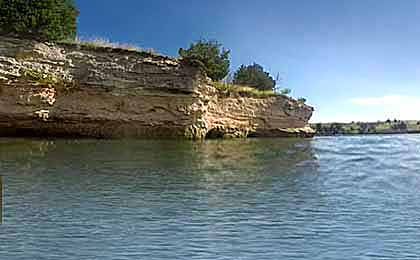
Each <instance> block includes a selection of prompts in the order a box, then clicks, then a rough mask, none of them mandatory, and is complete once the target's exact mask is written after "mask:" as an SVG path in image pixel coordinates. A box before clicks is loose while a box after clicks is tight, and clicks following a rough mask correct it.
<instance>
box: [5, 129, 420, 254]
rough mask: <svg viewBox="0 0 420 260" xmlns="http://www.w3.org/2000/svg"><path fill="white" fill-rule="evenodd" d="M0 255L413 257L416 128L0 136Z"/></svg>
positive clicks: (418, 178)
mask: <svg viewBox="0 0 420 260" xmlns="http://www.w3.org/2000/svg"><path fill="white" fill-rule="evenodd" d="M0 163H1V164H0V174H1V175H3V185H4V212H3V217H4V218H3V224H2V225H0V259H1V260H3V259H4V260H15V259H16V260H17V259H19V260H21V259H28V260H29V259H30V260H33V259H60V260H61V259H152V260H153V259H156V260H157V259H159V260H161V259H165V260H169V259H170V260H173V259H250V260H251V259H252V260H254V259H255V260H259V259H420V136H419V135H400V136H363V137H362V136H360V137H333V138H329V137H328V138H316V139H313V140H293V139H286V140H283V139H255V140H230V141H206V142H203V143H194V142H186V141H149V140H141V141H137V140H136V141H133V140H127V141H100V140H53V141H47V140H28V139H0Z"/></svg>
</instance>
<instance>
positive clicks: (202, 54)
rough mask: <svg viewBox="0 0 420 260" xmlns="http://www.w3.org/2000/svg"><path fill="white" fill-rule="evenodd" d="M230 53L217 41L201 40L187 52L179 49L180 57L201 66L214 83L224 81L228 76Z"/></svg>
mask: <svg viewBox="0 0 420 260" xmlns="http://www.w3.org/2000/svg"><path fill="white" fill-rule="evenodd" d="M229 53H230V51H229V50H226V49H225V48H223V47H222V45H221V44H219V43H218V42H217V41H204V40H200V41H198V42H196V43H193V44H191V46H190V48H189V49H187V50H184V49H182V48H181V49H179V55H180V56H181V57H182V58H183V59H185V60H189V61H192V62H198V63H199V64H201V65H202V66H203V68H204V69H205V71H206V73H207V76H209V77H210V78H211V79H212V80H214V81H219V80H222V79H224V78H225V77H226V76H227V75H228V73H229V66H230V61H229Z"/></svg>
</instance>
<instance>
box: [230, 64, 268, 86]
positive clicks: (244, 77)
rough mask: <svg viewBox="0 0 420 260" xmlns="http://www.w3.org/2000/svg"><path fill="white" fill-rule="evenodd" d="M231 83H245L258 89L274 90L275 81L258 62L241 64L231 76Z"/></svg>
mask: <svg viewBox="0 0 420 260" xmlns="http://www.w3.org/2000/svg"><path fill="white" fill-rule="evenodd" d="M233 83H234V84H238V85H247V86H250V87H253V88H255V89H259V90H274V87H275V86H276V81H275V80H274V79H273V78H272V77H271V76H270V74H269V73H268V72H265V71H264V68H263V67H262V66H261V65H259V64H256V63H254V64H252V65H249V66H245V65H242V66H241V67H240V68H239V69H238V70H237V71H236V72H235V75H234V76H233Z"/></svg>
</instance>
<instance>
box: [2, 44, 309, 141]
mask: <svg viewBox="0 0 420 260" xmlns="http://www.w3.org/2000/svg"><path fill="white" fill-rule="evenodd" d="M312 112H313V109H312V107H309V106H307V105H305V104H303V103H301V102H298V101H296V100H294V99H291V98H288V97H284V96H275V97H266V98H258V97H252V96H248V97H246V96H245V97H244V96H240V95H227V94H226V93H223V92H221V91H219V90H217V89H216V88H214V87H213V86H212V82H211V81H210V80H209V79H208V78H207V77H206V76H205V74H204V73H203V71H202V70H201V69H200V68H199V67H196V66H194V65H191V64H189V63H187V62H185V61H182V60H178V59H174V58H169V57H165V56H160V55H156V54H152V53H146V52H138V51H130V50H123V49H113V48H106V47H92V46H90V47H89V46H80V45H76V44H58V45H56V44H48V43H39V42H35V41H29V40H22V39H16V38H9V37H0V136H75V137H83V136H86V137H103V138H114V137H184V138H191V139H202V138H205V137H246V136H261V137H262V136H312V135H313V131H312V129H311V128H309V127H308V126H307V125H308V120H309V119H310V117H311V115H312Z"/></svg>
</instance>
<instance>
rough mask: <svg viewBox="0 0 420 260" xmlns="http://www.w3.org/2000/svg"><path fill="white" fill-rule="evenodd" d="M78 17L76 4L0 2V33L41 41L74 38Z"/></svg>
mask: <svg viewBox="0 0 420 260" xmlns="http://www.w3.org/2000/svg"><path fill="white" fill-rule="evenodd" d="M78 15H79V12H78V10H77V8H76V5H75V3H74V1H73V0H0V33H1V34H15V35H19V36H23V37H30V38H35V39H38V40H42V41H44V40H48V41H56V40H64V39H68V38H74V37H75V36H76V30H77V28H76V20H77V16H78Z"/></svg>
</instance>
